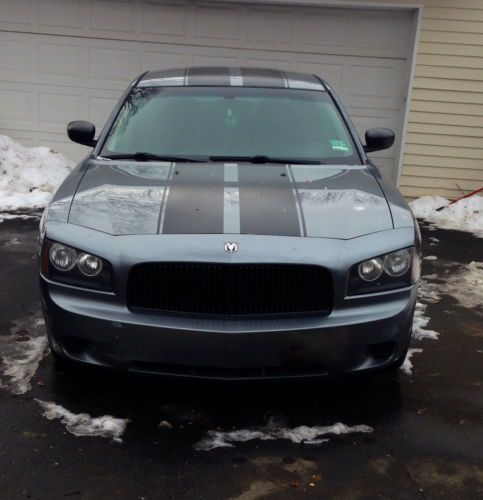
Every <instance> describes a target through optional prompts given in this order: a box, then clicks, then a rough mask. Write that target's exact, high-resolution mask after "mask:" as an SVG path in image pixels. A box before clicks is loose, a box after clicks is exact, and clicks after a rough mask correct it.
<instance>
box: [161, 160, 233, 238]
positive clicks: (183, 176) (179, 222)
mask: <svg viewBox="0 0 483 500" xmlns="http://www.w3.org/2000/svg"><path fill="white" fill-rule="evenodd" d="M224 172H225V171H224V166H223V165H178V166H175V171H174V175H173V177H172V181H171V185H170V190H169V194H168V197H167V200H166V211H165V215H164V222H163V227H162V228H161V232H162V233H164V234H198V233H200V234H221V233H223V195H224V186H223V181H224Z"/></svg>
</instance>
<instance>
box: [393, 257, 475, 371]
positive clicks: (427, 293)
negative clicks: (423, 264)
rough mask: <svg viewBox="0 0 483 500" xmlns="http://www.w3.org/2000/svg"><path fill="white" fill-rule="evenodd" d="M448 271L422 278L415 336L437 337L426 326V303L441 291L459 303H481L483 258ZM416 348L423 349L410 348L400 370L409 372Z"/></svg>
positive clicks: (435, 300)
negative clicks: (481, 260)
mask: <svg viewBox="0 0 483 500" xmlns="http://www.w3.org/2000/svg"><path fill="white" fill-rule="evenodd" d="M448 271H449V272H448V273H447V274H443V275H442V276H438V275H436V274H431V275H426V276H424V277H423V278H421V281H420V283H419V296H418V301H417V303H416V311H415V313H414V321H413V339H414V340H417V341H418V340H422V339H430V340H438V338H439V332H436V331H434V330H429V329H427V328H426V326H427V325H428V323H429V321H430V317H429V316H428V315H427V312H426V310H427V308H428V305H429V304H436V303H438V302H439V301H440V300H441V295H448V296H450V297H453V298H454V299H455V300H456V301H457V302H458V305H460V306H462V307H466V308H468V309H473V308H476V307H483V262H471V263H470V264H468V265H464V266H459V267H458V268H456V271H455V272H453V270H452V269H451V270H448ZM415 352H422V349H409V352H408V354H407V357H406V360H405V362H404V364H403V365H402V366H401V370H402V371H403V372H404V373H406V374H408V375H411V373H412V367H413V365H412V362H411V356H412V355H413V354H414V353H415Z"/></svg>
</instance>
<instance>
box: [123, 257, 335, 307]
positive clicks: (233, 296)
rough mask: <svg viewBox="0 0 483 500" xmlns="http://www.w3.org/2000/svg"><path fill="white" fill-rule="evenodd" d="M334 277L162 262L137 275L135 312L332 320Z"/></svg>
mask: <svg viewBox="0 0 483 500" xmlns="http://www.w3.org/2000/svg"><path fill="white" fill-rule="evenodd" d="M332 295H333V294H332V280H331V276H330V273H329V272H328V271H327V270H326V269H324V268H322V267H319V266H312V265H298V264H214V263H213V264H212V263H186V262H162V263H149V264H139V265H137V266H134V267H133V268H132V269H131V272H130V274H129V280H128V288H127V304H128V307H129V308H131V309H132V308H134V309H137V308H140V309H149V310H155V311H163V312H174V313H192V314H206V315H224V316H247V315H285V314H289V315H290V314H309V313H318V314H328V313H329V312H330V310H331V308H332Z"/></svg>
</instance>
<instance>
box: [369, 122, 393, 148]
mask: <svg viewBox="0 0 483 500" xmlns="http://www.w3.org/2000/svg"><path fill="white" fill-rule="evenodd" d="M394 138H395V136H394V132H393V131H392V130H390V129H388V128H370V129H369V130H367V131H366V145H365V146H364V151H365V152H366V153H372V152H373V151H382V150H383V149H389V148H390V147H391V146H392V145H393V144H394Z"/></svg>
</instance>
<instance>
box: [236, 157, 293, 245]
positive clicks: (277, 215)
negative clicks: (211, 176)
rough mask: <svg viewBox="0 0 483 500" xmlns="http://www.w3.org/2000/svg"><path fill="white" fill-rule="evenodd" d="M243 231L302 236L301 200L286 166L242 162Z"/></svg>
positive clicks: (241, 202)
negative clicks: (299, 216)
mask: <svg viewBox="0 0 483 500" xmlns="http://www.w3.org/2000/svg"><path fill="white" fill-rule="evenodd" d="M238 179H239V185H240V233H242V234H264V235H276V236H302V228H301V227H300V223H299V218H298V213H297V200H296V197H295V194H294V189H293V186H292V182H291V179H290V177H289V176H288V175H287V171H286V167H285V165H283V166H282V165H270V166H269V167H263V166H262V167H261V166H259V165H241V166H240V167H239V169H238Z"/></svg>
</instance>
